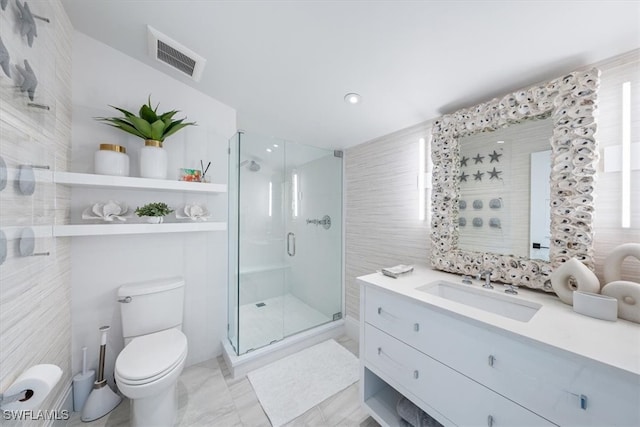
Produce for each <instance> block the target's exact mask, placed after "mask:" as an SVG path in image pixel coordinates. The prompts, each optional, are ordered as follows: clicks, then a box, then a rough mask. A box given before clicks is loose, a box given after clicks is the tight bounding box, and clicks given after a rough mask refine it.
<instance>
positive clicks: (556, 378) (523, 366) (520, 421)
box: [360, 282, 640, 427]
mask: <svg viewBox="0 0 640 427" xmlns="http://www.w3.org/2000/svg"><path fill="white" fill-rule="evenodd" d="M360 313H361V316H362V318H363V320H364V321H363V322H362V325H361V360H362V365H363V369H362V378H361V379H362V398H363V402H364V405H365V407H367V409H368V410H369V412H370V413H372V415H374V417H376V418H377V420H378V422H381V423H382V424H388V425H396V424H397V422H398V419H397V418H394V417H395V416H396V415H395V404H396V402H397V397H398V394H402V395H405V396H406V397H407V398H409V399H410V400H411V401H413V402H414V403H415V404H417V405H418V406H420V407H421V408H422V409H423V410H425V411H426V412H428V413H429V414H430V415H431V416H432V417H434V418H436V419H437V420H438V421H440V422H441V423H442V424H444V425H461V426H463V425H464V426H466V425H474V426H475V425H478V426H490V427H491V426H544V425H563V426H564V425H567V426H571V425H573V426H638V425H640V401H639V396H640V383H639V382H638V376H635V375H632V374H628V375H627V374H626V373H625V372H624V371H622V370H619V369H615V368H612V367H610V366H607V365H604V364H600V363H597V362H594V361H592V360H588V359H586V358H583V357H580V356H577V355H575V354H572V353H569V352H565V351H562V350H560V349H557V348H551V347H550V346H547V345H544V344H542V343H539V342H535V341H532V340H530V339H528V338H526V337H523V336H518V335H515V334H513V333H512V332H507V331H501V330H500V328H498V327H495V326H493V325H486V324H483V323H481V322H478V321H475V320H473V319H470V318H468V317H465V316H461V315H460V314H457V313H455V312H451V311H449V310H446V309H443V308H441V307H438V306H437V305H433V304H429V303H427V302H425V301H420V300H417V299H415V298H411V297H409V296H406V295H403V294H402V293H396V292H393V291H391V290H388V289H383V288H380V287H377V286H375V285H374V284H367V283H366V282H362V287H361V311H360ZM539 314H540V313H539Z"/></svg>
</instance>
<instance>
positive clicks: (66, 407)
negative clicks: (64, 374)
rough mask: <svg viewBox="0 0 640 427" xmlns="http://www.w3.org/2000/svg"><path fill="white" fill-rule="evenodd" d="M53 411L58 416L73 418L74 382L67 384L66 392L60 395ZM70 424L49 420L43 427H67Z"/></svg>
mask: <svg viewBox="0 0 640 427" xmlns="http://www.w3.org/2000/svg"><path fill="white" fill-rule="evenodd" d="M53 409H54V411H55V412H56V413H57V414H63V411H65V412H64V413H66V414H68V415H69V417H71V414H73V381H69V383H67V385H66V387H65V389H64V392H62V393H60V396H58V399H57V400H56V401H55V402H54V404H53ZM68 423H69V421H68V420H62V419H58V420H47V421H46V422H45V424H43V426H45V427H66V425H67V424H68Z"/></svg>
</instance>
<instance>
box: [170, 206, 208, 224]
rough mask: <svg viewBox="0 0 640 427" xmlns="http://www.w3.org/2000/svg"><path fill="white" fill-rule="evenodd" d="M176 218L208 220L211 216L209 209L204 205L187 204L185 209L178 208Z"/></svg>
mask: <svg viewBox="0 0 640 427" xmlns="http://www.w3.org/2000/svg"><path fill="white" fill-rule="evenodd" d="M176 218H177V219H190V220H192V221H206V220H207V219H208V218H209V211H208V210H207V208H206V207H204V206H202V205H198V204H193V205H185V206H184V209H182V210H176Z"/></svg>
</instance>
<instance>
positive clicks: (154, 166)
mask: <svg viewBox="0 0 640 427" xmlns="http://www.w3.org/2000/svg"><path fill="white" fill-rule="evenodd" d="M140 176H141V177H142V178H154V179H166V178H167V152H166V151H165V149H164V148H162V142H160V141H154V140H151V139H148V140H146V141H145V142H144V147H142V149H141V150H140Z"/></svg>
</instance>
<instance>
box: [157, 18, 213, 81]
mask: <svg viewBox="0 0 640 427" xmlns="http://www.w3.org/2000/svg"><path fill="white" fill-rule="evenodd" d="M147 40H148V46H149V55H151V57H152V58H154V59H157V60H158V61H160V62H163V63H165V64H167V65H169V66H170V67H172V68H175V69H176V70H178V71H180V72H181V73H183V74H186V75H187V76H189V77H191V78H192V79H193V80H195V81H200V77H202V70H203V69H204V66H205V65H206V63H207V60H206V59H204V58H203V57H202V56H200V55H198V54H197V53H195V52H194V51H192V50H191V49H188V48H186V47H184V46H183V45H181V44H180V43H178V42H177V41H175V40H172V39H170V38H169V37H167V36H166V35H164V34H162V33H161V32H159V31H158V30H156V29H155V28H153V27H151V26H149V25H147Z"/></svg>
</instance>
